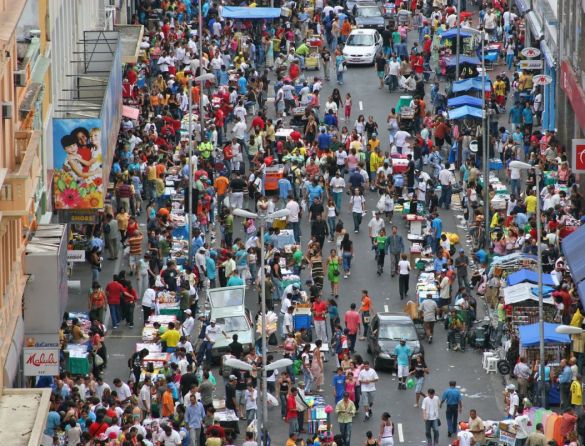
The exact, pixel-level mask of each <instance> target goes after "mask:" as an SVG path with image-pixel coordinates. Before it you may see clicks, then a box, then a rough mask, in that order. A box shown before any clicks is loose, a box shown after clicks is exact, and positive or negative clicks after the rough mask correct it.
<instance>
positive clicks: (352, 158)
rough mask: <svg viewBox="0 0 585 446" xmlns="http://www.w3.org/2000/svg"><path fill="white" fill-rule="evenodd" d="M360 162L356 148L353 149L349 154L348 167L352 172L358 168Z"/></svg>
mask: <svg viewBox="0 0 585 446" xmlns="http://www.w3.org/2000/svg"><path fill="white" fill-rule="evenodd" d="M358 163H359V159H358V157H357V154H356V151H355V149H351V150H350V152H349V155H348V156H347V168H348V170H349V173H352V172H353V171H354V170H356V169H357V166H358Z"/></svg>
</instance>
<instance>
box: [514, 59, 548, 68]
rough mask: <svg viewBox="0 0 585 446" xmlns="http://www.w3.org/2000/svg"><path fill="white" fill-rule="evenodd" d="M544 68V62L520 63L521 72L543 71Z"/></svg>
mask: <svg viewBox="0 0 585 446" xmlns="http://www.w3.org/2000/svg"><path fill="white" fill-rule="evenodd" d="M543 67H544V63H543V62H542V60H540V59H537V60H521V61H520V69H521V70H542V68H543Z"/></svg>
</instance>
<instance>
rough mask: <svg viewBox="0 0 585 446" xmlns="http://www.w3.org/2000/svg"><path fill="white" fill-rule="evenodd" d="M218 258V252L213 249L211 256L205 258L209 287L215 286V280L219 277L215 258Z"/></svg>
mask: <svg viewBox="0 0 585 446" xmlns="http://www.w3.org/2000/svg"><path fill="white" fill-rule="evenodd" d="M216 258H217V252H215V251H211V252H210V253H209V256H208V257H206V258H205V272H206V273H207V278H208V279H209V287H210V288H215V280H216V279H217V265H216V263H215V259H216Z"/></svg>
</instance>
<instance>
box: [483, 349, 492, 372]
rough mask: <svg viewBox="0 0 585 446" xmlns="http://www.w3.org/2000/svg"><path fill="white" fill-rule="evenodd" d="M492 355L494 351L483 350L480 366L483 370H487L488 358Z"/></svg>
mask: <svg viewBox="0 0 585 446" xmlns="http://www.w3.org/2000/svg"><path fill="white" fill-rule="evenodd" d="M492 356H494V352H483V361H482V366H483V368H484V369H485V370H487V363H488V359H489V358H490V357H492Z"/></svg>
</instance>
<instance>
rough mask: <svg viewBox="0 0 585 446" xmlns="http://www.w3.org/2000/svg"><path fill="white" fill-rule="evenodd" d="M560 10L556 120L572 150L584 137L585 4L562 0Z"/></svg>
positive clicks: (562, 137) (559, 4) (563, 137)
mask: <svg viewBox="0 0 585 446" xmlns="http://www.w3.org/2000/svg"><path fill="white" fill-rule="evenodd" d="M558 7H559V28H560V29H559V68H558V83H557V121H558V122H559V123H562V125H559V126H558V130H559V137H560V138H561V141H562V142H563V143H565V144H566V146H567V150H568V151H571V141H572V140H573V139H579V138H584V137H585V92H584V90H585V29H583V26H584V25H585V20H584V19H585V2H583V1H582V0H562V1H560V0H559V2H558ZM570 155H572V154H570ZM570 158H571V156H569V159H570Z"/></svg>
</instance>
